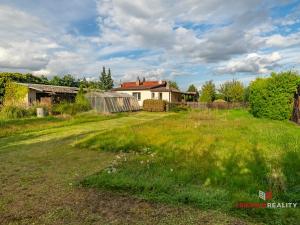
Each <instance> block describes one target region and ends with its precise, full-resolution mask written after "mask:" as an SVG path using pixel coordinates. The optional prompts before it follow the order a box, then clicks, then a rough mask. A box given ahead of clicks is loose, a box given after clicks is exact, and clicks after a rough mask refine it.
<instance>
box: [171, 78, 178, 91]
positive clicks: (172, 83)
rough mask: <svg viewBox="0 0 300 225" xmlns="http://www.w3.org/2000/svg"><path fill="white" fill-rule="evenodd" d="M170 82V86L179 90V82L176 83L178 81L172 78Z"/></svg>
mask: <svg viewBox="0 0 300 225" xmlns="http://www.w3.org/2000/svg"><path fill="white" fill-rule="evenodd" d="M168 83H169V87H170V88H175V89H177V90H179V87H178V84H177V83H176V81H171V80H170V81H169V82H168Z"/></svg>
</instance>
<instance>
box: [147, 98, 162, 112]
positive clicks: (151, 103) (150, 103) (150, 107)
mask: <svg viewBox="0 0 300 225" xmlns="http://www.w3.org/2000/svg"><path fill="white" fill-rule="evenodd" d="M143 109H144V110H145V111H148V112H164V111H166V102H165V101H163V100H157V99H146V100H144V102H143Z"/></svg>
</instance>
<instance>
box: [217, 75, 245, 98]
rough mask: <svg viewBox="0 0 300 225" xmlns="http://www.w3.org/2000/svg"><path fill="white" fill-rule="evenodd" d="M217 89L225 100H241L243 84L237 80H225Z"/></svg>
mask: <svg viewBox="0 0 300 225" xmlns="http://www.w3.org/2000/svg"><path fill="white" fill-rule="evenodd" d="M218 91H219V93H220V94H221V96H222V99H224V100H225V101H227V102H242V101H243V99H244V85H243V84H242V83H241V82H240V81H237V80H232V81H226V82H225V83H223V84H221V87H220V88H219V90H218Z"/></svg>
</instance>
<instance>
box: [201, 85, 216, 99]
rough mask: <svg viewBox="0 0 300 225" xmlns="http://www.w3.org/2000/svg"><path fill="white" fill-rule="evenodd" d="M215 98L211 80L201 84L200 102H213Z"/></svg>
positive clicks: (214, 87) (214, 88)
mask: <svg viewBox="0 0 300 225" xmlns="http://www.w3.org/2000/svg"><path fill="white" fill-rule="evenodd" d="M215 98H216V86H215V84H214V83H213V81H212V80H210V81H207V82H205V83H204V84H203V86H202V87H201V91H200V99H199V100H200V102H213V101H214V100H215Z"/></svg>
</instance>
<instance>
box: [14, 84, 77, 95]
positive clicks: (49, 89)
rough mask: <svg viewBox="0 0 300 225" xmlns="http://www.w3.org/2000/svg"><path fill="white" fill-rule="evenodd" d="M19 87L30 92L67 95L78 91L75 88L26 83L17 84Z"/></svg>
mask: <svg viewBox="0 0 300 225" xmlns="http://www.w3.org/2000/svg"><path fill="white" fill-rule="evenodd" d="M18 84H20V85H23V86H26V87H28V88H30V89H32V90H35V91H38V92H45V93H54V94H55V93H67V94H76V93H77V92H78V90H79V88H77V87H66V86H55V85H46V84H28V83H18Z"/></svg>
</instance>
